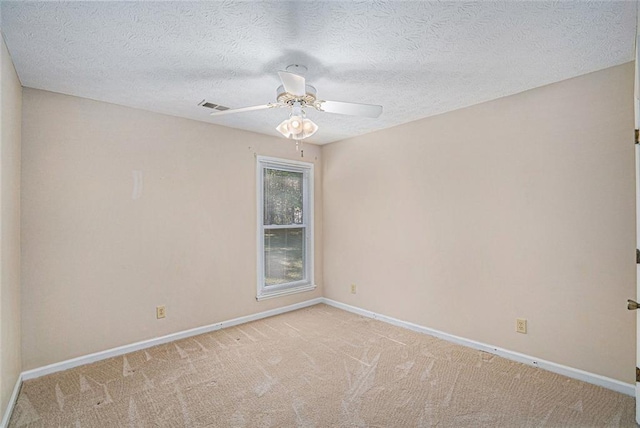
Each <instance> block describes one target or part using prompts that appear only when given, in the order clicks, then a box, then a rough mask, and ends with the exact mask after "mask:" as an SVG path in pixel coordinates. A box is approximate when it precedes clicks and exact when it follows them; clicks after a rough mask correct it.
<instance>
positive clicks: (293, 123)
mask: <svg viewBox="0 0 640 428" xmlns="http://www.w3.org/2000/svg"><path fill="white" fill-rule="evenodd" d="M276 130H277V131H278V132H279V133H281V134H282V135H284V137H285V138H293V139H294V140H304V139H305V138H307V137H311V136H312V135H313V134H315V133H316V132H317V131H318V125H316V124H315V123H314V122H313V121H312V120H310V119H307V118H303V117H300V116H292V117H290V118H289V119H286V120H283V121H282V122H281V123H280V125H278V126H277V127H276Z"/></svg>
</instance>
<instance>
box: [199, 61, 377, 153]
mask: <svg viewBox="0 0 640 428" xmlns="http://www.w3.org/2000/svg"><path fill="white" fill-rule="evenodd" d="M286 70H287V71H279V72H278V75H279V76H280V81H281V82H282V85H280V86H279V87H278V89H277V90H276V102H273V103H268V104H263V105H258V106H252V107H243V108H236V109H228V110H222V111H216V112H213V113H211V116H222V115H225V114H231V113H242V112H245V111H255V110H264V109H269V108H288V109H290V110H291V112H290V114H289V118H288V119H287V120H285V121H283V122H282V123H281V124H280V125H278V126H277V127H276V129H277V130H278V131H279V132H280V133H281V134H282V135H284V136H285V137H287V138H293V139H294V140H302V139H304V138H307V137H310V136H312V135H313V134H315V133H316V131H317V130H318V125H316V124H315V123H314V122H312V121H311V120H310V119H307V118H306V116H305V112H304V109H305V108H314V109H316V110H318V111H324V112H328V113H337V114H346V115H351V116H361V117H371V118H377V117H378V116H380V114H381V113H382V106H379V105H372V104H358V103H347V102H342V101H327V100H320V99H318V98H317V95H316V94H317V91H316V88H314V87H313V86H311V85H307V84H306V81H305V78H304V77H303V76H302V75H301V73H304V72H305V71H307V68H306V67H305V66H304V65H297V64H292V65H290V66H288V67H287V69H286Z"/></svg>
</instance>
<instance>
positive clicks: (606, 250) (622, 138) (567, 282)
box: [322, 63, 636, 383]
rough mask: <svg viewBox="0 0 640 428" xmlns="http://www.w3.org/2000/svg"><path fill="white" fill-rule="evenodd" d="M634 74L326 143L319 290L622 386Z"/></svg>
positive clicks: (619, 71)
mask: <svg viewBox="0 0 640 428" xmlns="http://www.w3.org/2000/svg"><path fill="white" fill-rule="evenodd" d="M633 73H634V66H633V63H629V64H625V65H621V66H618V67H614V68H610V69H607V70H603V71H599V72H596V73H592V74H589V75H585V76H582V77H578V78H575V79H571V80H567V81H563V82H559V83H556V84H553V85H549V86H545V87H542V88H538V89H534V90H531V91H528V92H524V93H521V94H518V95H514V96H510V97H507V98H503V99H499V100H496V101H491V102H487V103H484V104H481V105H476V106H473V107H469V108H466V109H462V110H458V111H454V112H451V113H447V114H443V115H440V116H436V117H432V118H427V119H423V120H420V121H416V122H412V123H408V124H406V125H402V126H399V127H396V128H392V129H387V130H383V131H380V132H376V133H373V134H369V135H364V136H361V137H357V138H353V139H350V140H346V141H343V142H338V143H334V144H330V145H328V146H323V149H322V154H323V167H324V189H323V191H324V231H325V234H324V263H325V264H324V266H325V289H324V290H325V296H326V297H328V298H331V299H335V300H338V301H341V302H345V303H347V304H352V305H356V306H359V307H362V308H366V309H368V310H372V311H375V312H379V313H382V314H386V315H389V316H392V317H396V318H399V319H402V320H406V321H411V322H414V323H417V324H420V325H424V326H428V327H431V328H434V329H438V330H441V331H444V332H447V333H450V334H453V335H458V336H462V337H465V338H469V339H472V340H476V341H480V342H484V343H488V344H492V345H495V346H499V347H503V348H507V349H510V350H513V351H518V352H522V353H525V354H529V355H532V356H535V357H538V358H542V359H546V360H550V361H553V362H556V363H560V364H565V365H568V366H571V367H575V368H579V369H583V370H586V371H589V372H593V373H598V374H601V375H604V376H608V377H611V378H615V379H619V380H621V381H624V382H628V383H633V381H634V367H635V364H634V361H635V357H634V354H635V344H636V339H635V319H634V318H635V314H633V313H631V312H628V311H627V310H626V308H625V304H626V299H627V298H633V297H634V296H635V295H636V290H635V256H634V254H635V250H634V248H635V187H634V146H633V124H634V122H633V121H634V118H633V81H634V74H633ZM351 283H355V284H356V285H357V286H358V288H357V294H355V295H353V294H350V292H349V284H351ZM516 317H522V318H526V319H528V322H529V333H528V334H526V335H523V334H518V333H516V332H515V319H516Z"/></svg>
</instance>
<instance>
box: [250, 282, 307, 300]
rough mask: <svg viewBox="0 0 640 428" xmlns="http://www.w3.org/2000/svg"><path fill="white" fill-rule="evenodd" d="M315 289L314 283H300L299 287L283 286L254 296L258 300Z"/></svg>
mask: <svg viewBox="0 0 640 428" xmlns="http://www.w3.org/2000/svg"><path fill="white" fill-rule="evenodd" d="M315 289H316V285H315V284H307V285H301V286H299V287H293V288H285V289H284V290H277V291H271V292H267V293H262V294H259V295H257V296H256V300H257V301H260V300H266V299H272V298H274V297H282V296H288V295H289V294H296V293H304V292H305V291H312V290H315Z"/></svg>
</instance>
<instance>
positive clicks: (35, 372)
mask: <svg viewBox="0 0 640 428" xmlns="http://www.w3.org/2000/svg"><path fill="white" fill-rule="evenodd" d="M322 302H323V300H322V297H317V298H315V299H311V300H306V301H304V302H300V303H295V304H293V305H289V306H283V307H281V308H276V309H271V310H268V311H264V312H259V313H257V314H253V315H247V316H244V317H239V318H234V319H231V320H228V321H222V322H218V323H215V324H210V325H206V326H203V327H197V328H193V329H191V330H185V331H180V332H177V333H172V334H168V335H166V336H162V337H157V338H155V339H149V340H143V341H141V342H136V343H132V344H130V345H124V346H119V347H117V348H112V349H107V350H105V351H100V352H96V353H93V354H89V355H83V356H81V357H77V358H72V359H70V360H66V361H61V362H59V363H55V364H50V365H48V366H44V367H38V368H36V369H32V370H27V371H25V372H22V380H29V379H34V378H37V377H40V376H44V375H48V374H51V373H56V372H60V371H63V370H68V369H71V368H73V367H78V366H83V365H85V364H90V363H95V362H96V361H100V360H105V359H107V358H111V357H117V356H118V355H123V354H127V353H129V352H133V351H139V350H141V349H146V348H150V347H152V346H156V345H161V344H163V343H167V342H172V341H174V340H179V339H184V338H187V337H191V336H197V335H198V334H203V333H209V332H211V331H216V330H220V329H222V328H226V327H233V326H235V325H239V324H245V323H248V322H251V321H256V320H259V319H262V318H267V317H271V316H274V315H279V314H283V313H285V312H290V311H295V310H296V309H302V308H306V307H308V306H313V305H317V304H318V303H322Z"/></svg>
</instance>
